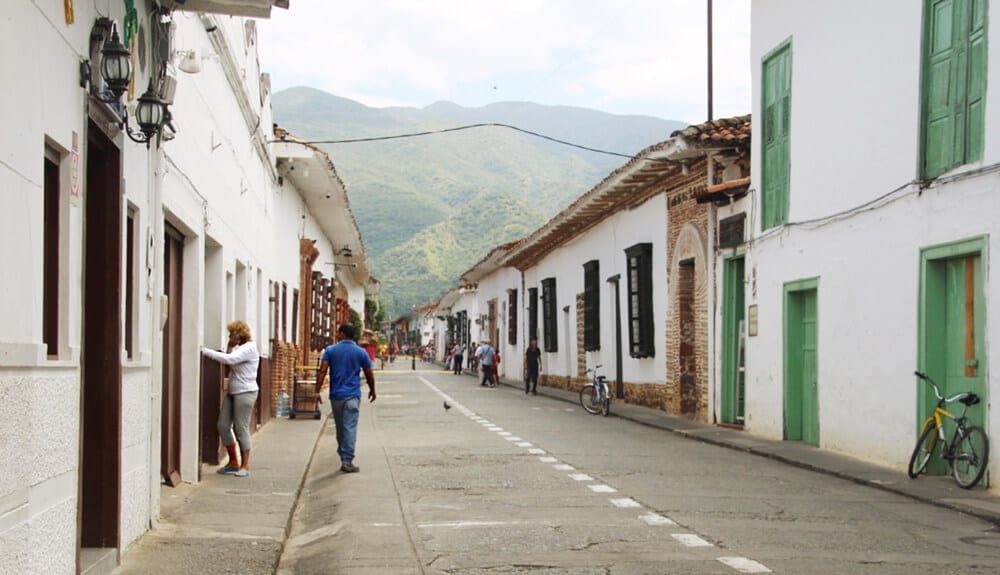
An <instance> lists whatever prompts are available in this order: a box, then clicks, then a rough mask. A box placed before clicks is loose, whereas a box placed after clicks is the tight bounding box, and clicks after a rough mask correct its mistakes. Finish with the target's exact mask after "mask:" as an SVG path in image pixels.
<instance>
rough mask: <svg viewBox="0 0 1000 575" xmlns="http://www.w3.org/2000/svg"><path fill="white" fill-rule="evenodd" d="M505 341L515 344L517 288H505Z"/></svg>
mask: <svg viewBox="0 0 1000 575" xmlns="http://www.w3.org/2000/svg"><path fill="white" fill-rule="evenodd" d="M507 343H509V344H510V345H517V290H516V289H509V290H507Z"/></svg>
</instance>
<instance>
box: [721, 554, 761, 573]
mask: <svg viewBox="0 0 1000 575" xmlns="http://www.w3.org/2000/svg"><path fill="white" fill-rule="evenodd" d="M716 559H717V560H718V561H719V563H722V564H723V565H728V566H729V567H732V568H733V569H736V570H737V571H739V572H740V573H771V570H770V569H768V568H767V567H764V566H763V565H761V564H760V563H758V562H756V561H754V560H753V559H747V558H746V557H716Z"/></svg>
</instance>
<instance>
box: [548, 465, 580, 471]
mask: <svg viewBox="0 0 1000 575" xmlns="http://www.w3.org/2000/svg"><path fill="white" fill-rule="evenodd" d="M552 468H553V469H556V470H558V471H573V470H574V469H576V468H575V467H573V466H572V465H570V464H568V463H559V464H557V465H553V466H552Z"/></svg>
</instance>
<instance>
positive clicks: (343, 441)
mask: <svg viewBox="0 0 1000 575" xmlns="http://www.w3.org/2000/svg"><path fill="white" fill-rule="evenodd" d="M328 369H329V371H330V410H331V412H332V413H333V422H334V425H335V426H336V428H337V454H338V455H340V470H341V471H343V472H344V473H354V472H357V471H360V469H359V468H358V466H356V465H354V444H355V442H356V440H357V435H358V417H359V415H360V412H361V372H362V371H363V372H364V374H365V381H366V382H367V383H368V401H369V402H372V401H375V397H376V396H375V374H374V373H373V372H372V363H371V360H370V359H369V358H368V353H366V352H365V350H364V349H362V348H361V347H359V346H358V344H356V343H354V326H353V325H351V324H349V323H345V324H341V326H340V327H338V328H337V343H335V344H333V345H331V346H329V347H327V348H326V349H325V350H323V357H322V359H321V360H320V364H319V370H318V372H317V373H316V403H323V395H322V393H320V388H322V387H323V381H324V380H325V379H326V372H327V370H328Z"/></svg>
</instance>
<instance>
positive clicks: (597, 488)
mask: <svg viewBox="0 0 1000 575" xmlns="http://www.w3.org/2000/svg"><path fill="white" fill-rule="evenodd" d="M587 487H589V488H590V490H591V491H593V492H594V493H618V490H617V489H615V488H614V487H611V486H610V485H603V484H601V485H588V486H587Z"/></svg>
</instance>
